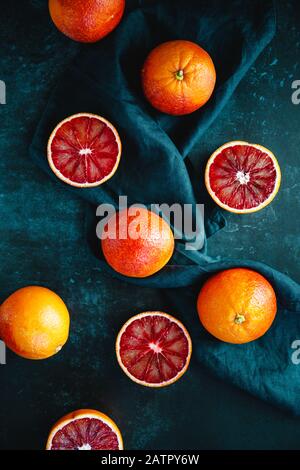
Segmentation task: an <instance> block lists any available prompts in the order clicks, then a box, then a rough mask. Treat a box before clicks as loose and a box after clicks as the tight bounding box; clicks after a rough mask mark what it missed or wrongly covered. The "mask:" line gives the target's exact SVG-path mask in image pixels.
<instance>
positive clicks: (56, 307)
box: [0, 286, 70, 359]
mask: <svg viewBox="0 0 300 470" xmlns="http://www.w3.org/2000/svg"><path fill="white" fill-rule="evenodd" d="M69 326H70V316H69V312H68V310H67V307H66V305H65V304H64V302H63V301H62V299H61V298H60V297H59V296H58V295H57V294H55V293H54V292H52V291H51V290H49V289H46V288H45V287H38V286H29V287H24V288H23V289H19V290H17V291H16V292H14V293H13V294H12V295H11V296H10V297H8V298H7V299H6V300H5V301H4V302H3V304H2V305H1V307H0V338H1V339H2V340H3V341H4V343H5V344H6V346H7V347H8V348H10V349H11V350H12V351H14V352H15V353H16V354H18V355H19V356H22V357H25V358H27V359H46V358H48V357H50V356H53V355H54V354H56V353H58V352H59V351H60V350H61V348H62V347H63V345H64V344H65V343H66V341H67V339H68V336H69Z"/></svg>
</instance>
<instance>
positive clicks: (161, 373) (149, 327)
mask: <svg viewBox="0 0 300 470" xmlns="http://www.w3.org/2000/svg"><path fill="white" fill-rule="evenodd" d="M116 353H117V358H118V362H119V364H120V366H121V368H122V369H123V371H124V372H125V374H127V375H128V377H129V378H130V379H131V380H133V381H134V382H137V383H138V384H141V385H145V386H147V387H164V386H166V385H170V384H172V383H174V382H176V381H177V380H178V379H179V378H180V377H181V376H182V375H183V374H184V373H185V371H186V370H187V368H188V366H189V362H190V359H191V354H192V341H191V338H190V335H189V333H188V332H187V330H186V328H185V327H184V326H183V324H182V323H181V322H180V321H178V320H177V319H176V318H174V317H172V316H171V315H168V314H167V313H163V312H144V313H140V314H139V315H136V316H134V317H132V318H130V320H128V321H127V322H126V323H125V325H124V326H123V327H122V329H121V331H120V332H119V334H118V337H117V341H116Z"/></svg>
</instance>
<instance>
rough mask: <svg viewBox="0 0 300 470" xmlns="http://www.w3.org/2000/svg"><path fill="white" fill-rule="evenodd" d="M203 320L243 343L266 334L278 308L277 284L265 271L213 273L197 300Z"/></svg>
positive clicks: (222, 335)
mask: <svg viewBox="0 0 300 470" xmlns="http://www.w3.org/2000/svg"><path fill="white" fill-rule="evenodd" d="M197 309H198V314H199V318H200V321H201V323H202V325H203V326H204V328H205V329H206V330H207V331H209V332H210V333H211V334H212V335H213V336H215V337H216V338H218V339H220V340H221V341H225V342H227V343H234V344H243V343H248V342H250V341H254V340H255V339H258V338H260V337H261V336H263V335H264V334H265V333H266V332H267V331H268V329H269V328H270V327H271V325H272V323H273V321H274V319H275V316H276V311H277V301H276V294H275V292H274V289H273V287H272V286H271V284H270V283H269V281H267V279H265V278H264V277H263V276H262V275H261V274H259V273H257V272H255V271H252V270H250V269H245V268H233V269H227V270H225V271H221V272H219V273H218V274H215V275H214V276H212V277H211V278H210V279H209V280H208V281H207V282H206V283H205V284H204V286H203V287H202V289H201V291H200V293H199V296H198V301H197Z"/></svg>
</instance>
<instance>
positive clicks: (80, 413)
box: [46, 410, 123, 450]
mask: <svg viewBox="0 0 300 470" xmlns="http://www.w3.org/2000/svg"><path fill="white" fill-rule="evenodd" d="M46 450H123V440H122V436H121V433H120V431H119V429H118V427H117V425H116V423H114V421H113V420H112V419H110V418H109V417H108V416H106V415H105V414H104V413H101V412H100V411H97V410H77V411H73V412H72V413H69V414H67V415H66V416H64V417H63V418H61V419H60V420H59V421H58V422H57V423H56V424H55V425H54V426H53V428H52V430H51V432H50V434H49V437H48V441H47V446H46Z"/></svg>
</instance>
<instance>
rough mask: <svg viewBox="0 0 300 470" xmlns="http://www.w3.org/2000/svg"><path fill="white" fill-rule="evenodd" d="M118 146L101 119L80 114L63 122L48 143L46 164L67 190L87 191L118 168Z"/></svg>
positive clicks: (113, 131) (112, 131)
mask: <svg viewBox="0 0 300 470" xmlns="http://www.w3.org/2000/svg"><path fill="white" fill-rule="evenodd" d="M121 150H122V145H121V141H120V137H119V135H118V132H117V131H116V129H115V128H114V126H113V125H112V124H111V123H110V122H109V121H107V120H106V119H104V118H103V117H100V116H97V115H95V114H89V113H80V114H74V115H73V116H70V117H68V118H67V119H64V120H63V121H62V122H60V123H59V124H58V125H57V126H56V128H55V129H54V131H53V132H52V134H51V136H50V139H49V141H48V162H49V165H50V167H51V169H52V171H53V172H54V173H55V175H56V176H57V177H58V178H59V179H61V180H62V181H64V182H65V183H67V184H70V185H71V186H77V187H79V188H91V187H93V186H99V185H100V184H102V183H104V182H105V181H107V180H109V179H110V178H111V177H112V176H113V175H114V173H115V171H116V170H117V168H118V165H119V162H120V157H121Z"/></svg>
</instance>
